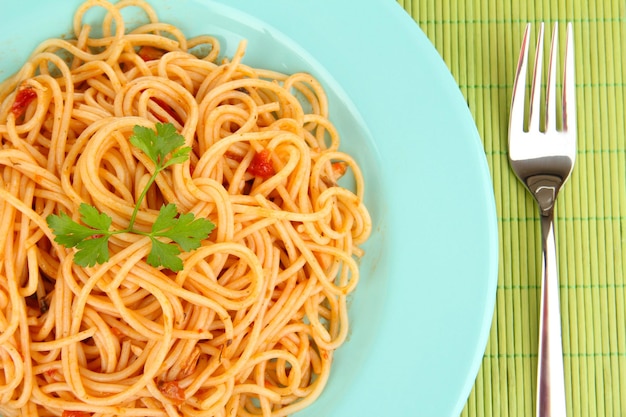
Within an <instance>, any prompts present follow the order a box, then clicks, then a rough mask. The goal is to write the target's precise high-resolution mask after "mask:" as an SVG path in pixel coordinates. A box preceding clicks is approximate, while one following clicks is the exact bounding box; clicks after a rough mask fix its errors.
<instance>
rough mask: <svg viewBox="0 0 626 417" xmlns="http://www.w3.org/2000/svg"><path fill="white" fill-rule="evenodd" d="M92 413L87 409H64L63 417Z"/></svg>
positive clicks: (85, 416)
mask: <svg viewBox="0 0 626 417" xmlns="http://www.w3.org/2000/svg"><path fill="white" fill-rule="evenodd" d="M90 415H91V414H89V413H88V412H86V411H75V410H63V413H61V417H89V416H90Z"/></svg>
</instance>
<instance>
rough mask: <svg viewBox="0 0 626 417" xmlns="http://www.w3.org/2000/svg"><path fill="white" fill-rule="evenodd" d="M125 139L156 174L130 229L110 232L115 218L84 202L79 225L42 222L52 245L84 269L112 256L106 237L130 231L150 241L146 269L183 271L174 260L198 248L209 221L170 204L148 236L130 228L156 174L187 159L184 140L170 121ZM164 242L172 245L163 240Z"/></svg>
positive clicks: (53, 219) (66, 220) (63, 220)
mask: <svg viewBox="0 0 626 417" xmlns="http://www.w3.org/2000/svg"><path fill="white" fill-rule="evenodd" d="M129 140H130V143H131V144H132V145H133V146H136V147H137V148H139V149H140V150H141V151H142V152H143V153H145V154H146V156H148V158H150V160H151V161H152V162H153V163H154V172H153V174H152V176H151V177H150V179H149V180H148V182H147V183H146V185H145V188H144V190H143V191H142V193H141V194H140V195H139V197H138V198H137V201H136V202H135V208H134V210H133V213H132V215H131V218H130V221H129V224H128V227H126V228H125V229H122V230H111V224H112V222H113V219H112V218H111V217H110V216H109V215H107V214H105V213H102V212H100V211H99V210H98V209H97V208H96V207H93V206H90V205H88V204H85V203H82V204H81V205H80V207H79V213H80V221H81V222H82V223H83V224H80V223H78V222H75V221H74V220H72V218H71V217H70V216H68V215H67V214H66V213H63V212H61V213H60V214H59V215H54V214H53V215H50V216H48V217H47V218H46V221H47V222H48V226H49V227H50V229H52V231H53V233H54V234H55V238H54V240H55V242H57V243H59V244H61V245H63V246H65V247H67V248H76V249H77V251H76V253H75V254H74V263H76V264H77V265H80V266H83V267H85V266H94V265H95V264H102V263H104V262H107V261H108V260H109V257H110V254H109V239H110V237H111V236H113V235H115V234H119V233H134V234H138V235H144V236H148V237H150V242H151V245H152V247H151V250H150V253H149V254H148V257H147V259H146V261H147V262H148V263H149V264H150V265H152V266H154V267H159V266H163V267H165V268H168V269H170V270H172V271H175V272H176V271H180V270H181V269H183V261H182V260H181V259H180V258H179V257H178V255H180V253H181V250H180V249H181V248H182V249H183V250H184V251H191V250H194V249H197V248H199V247H200V245H201V244H202V240H204V239H206V238H207V237H208V236H209V234H210V233H211V232H212V231H213V229H214V228H215V225H214V224H213V223H212V222H211V221H210V220H208V219H204V218H197V219H196V217H195V215H194V214H193V213H184V214H179V213H178V208H177V207H176V205H175V204H172V203H170V204H167V205H165V206H163V207H161V209H160V211H159V215H158V216H157V219H156V220H155V222H154V224H153V225H152V228H151V231H150V232H144V231H141V230H137V229H136V228H135V227H134V224H135V219H136V217H137V213H138V212H139V207H140V206H141V203H142V201H143V199H144V198H145V196H146V194H147V192H148V190H149V189H150V187H151V186H152V184H153V183H154V181H155V180H156V178H157V176H158V175H159V173H160V172H161V171H163V170H164V169H166V168H167V167H169V166H171V165H174V164H179V163H182V162H184V161H186V160H187V159H189V154H190V152H191V148H190V147H188V146H183V145H184V144H185V138H184V137H183V136H182V135H180V134H179V133H178V132H177V131H176V128H175V127H174V125H172V124H171V123H157V124H156V131H155V130H152V129H149V128H146V127H143V126H135V127H134V128H133V134H132V135H131V137H130V139H129ZM168 156H169V159H168ZM162 238H165V239H169V240H170V241H172V242H174V243H171V242H169V243H168V242H164V241H162V240H161V239H162Z"/></svg>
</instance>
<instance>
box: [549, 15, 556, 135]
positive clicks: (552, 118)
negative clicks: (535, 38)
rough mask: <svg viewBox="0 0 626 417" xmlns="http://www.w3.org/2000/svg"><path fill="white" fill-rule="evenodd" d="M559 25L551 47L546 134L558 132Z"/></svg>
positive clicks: (554, 32)
mask: <svg viewBox="0 0 626 417" xmlns="http://www.w3.org/2000/svg"><path fill="white" fill-rule="evenodd" d="M558 27H559V24H558V22H554V28H553V29H552V41H551V42H552V43H551V45H550V62H549V64H548V81H547V87H546V132H547V131H548V130H552V131H556V127H557V126H556V61H557V59H558V51H557V50H558V44H559V41H558V39H557V38H558V34H559V29H558Z"/></svg>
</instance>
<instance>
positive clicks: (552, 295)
mask: <svg viewBox="0 0 626 417" xmlns="http://www.w3.org/2000/svg"><path fill="white" fill-rule="evenodd" d="M543 26H544V25H543V23H541V25H540V28H539V34H538V37H537V49H536V52H535V68H534V70H533V77H532V84H531V97H530V108H529V111H528V129H527V130H526V129H525V128H524V94H525V90H526V71H527V67H528V41H529V35H530V23H529V24H528V25H527V26H526V30H525V32H524V38H523V40H522V47H521V51H520V56H519V61H518V65H517V72H516V74H515V84H514V87H513V97H512V100H511V114H510V119H509V161H510V164H511V167H512V168H513V171H515V174H516V175H517V177H518V178H519V179H520V181H521V182H522V183H524V185H525V186H526V188H527V189H528V190H529V191H530V193H531V194H532V195H533V197H534V198H535V200H536V201H537V204H538V205H539V209H540V213H541V234H542V282H541V307H540V308H541V310H540V322H539V352H538V355H539V360H538V370H537V413H536V415H537V417H565V413H566V406H565V380H564V373H563V344H562V336H561V314H560V307H559V283H558V268H557V259H556V241H555V237H554V204H555V201H556V198H557V195H558V193H559V190H560V189H561V187H562V186H563V184H564V183H565V182H566V181H567V179H568V178H569V176H570V174H571V172H572V169H573V168H574V161H575V159H576V100H575V89H574V45H573V38H572V24H571V23H569V24H568V25H567V41H566V51H565V65H564V71H563V98H562V127H561V130H560V131H558V130H557V125H556V113H557V112H556V110H557V109H556V99H555V93H556V61H557V59H558V53H557V44H558V40H557V38H558V30H557V28H558V26H557V24H556V23H555V24H554V29H553V31H552V45H551V48H550V63H549V69H548V78H547V82H546V84H547V87H546V105H545V109H546V110H545V111H546V113H545V126H544V128H543V129H540V127H539V125H540V107H541V103H540V100H541V74H542V62H543Z"/></svg>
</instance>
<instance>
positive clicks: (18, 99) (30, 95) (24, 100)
mask: <svg viewBox="0 0 626 417" xmlns="http://www.w3.org/2000/svg"><path fill="white" fill-rule="evenodd" d="M35 98H37V92H35V90H34V89H33V88H32V87H25V88H21V89H20V90H18V92H17V95H16V96H15V101H14V102H13V105H12V106H11V112H12V113H13V114H14V115H15V117H20V116H21V115H22V114H24V111H25V110H26V107H28V105H29V104H30V103H31V102H32V101H33V100H34V99H35Z"/></svg>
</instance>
